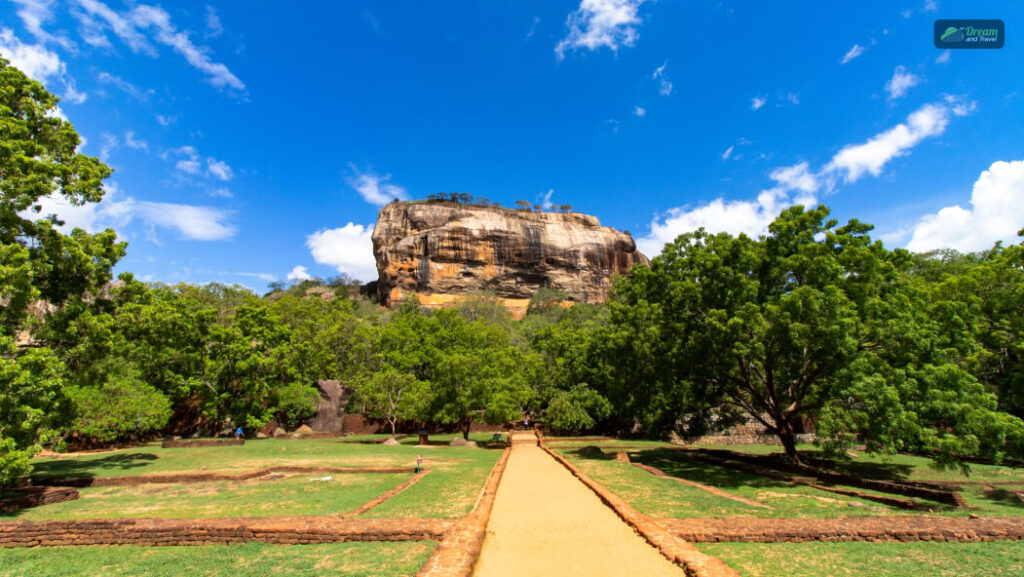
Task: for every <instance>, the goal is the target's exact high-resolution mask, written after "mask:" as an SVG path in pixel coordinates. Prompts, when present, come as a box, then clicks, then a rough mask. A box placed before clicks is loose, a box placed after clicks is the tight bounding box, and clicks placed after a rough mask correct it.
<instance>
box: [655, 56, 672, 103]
mask: <svg viewBox="0 0 1024 577" xmlns="http://www.w3.org/2000/svg"><path fill="white" fill-rule="evenodd" d="M667 67H668V60H666V61H665V63H664V64H662V65H661V66H659V67H657V68H655V69H654V73H653V74H651V79H652V80H657V81H658V82H659V84H660V86H659V88H658V94H660V95H662V96H668V95H670V94H672V81H671V80H669V79H668V76H667V75H666V74H665V68H667Z"/></svg>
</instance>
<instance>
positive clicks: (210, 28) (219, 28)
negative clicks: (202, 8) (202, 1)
mask: <svg viewBox="0 0 1024 577" xmlns="http://www.w3.org/2000/svg"><path fill="white" fill-rule="evenodd" d="M223 33H224V25H223V24H221V23H220V16H217V10H216V9H214V7H213V6H210V5H209V4H207V5H206V36H208V37H210V38H216V37H218V36H220V35H221V34H223Z"/></svg>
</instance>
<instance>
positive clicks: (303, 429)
mask: <svg viewBox="0 0 1024 577" xmlns="http://www.w3.org/2000/svg"><path fill="white" fill-rule="evenodd" d="M292 432H293V433H295V434H296V435H308V434H310V433H312V432H313V429H310V428H309V425H302V426H301V427H299V428H298V429H295V430H294V431H292Z"/></svg>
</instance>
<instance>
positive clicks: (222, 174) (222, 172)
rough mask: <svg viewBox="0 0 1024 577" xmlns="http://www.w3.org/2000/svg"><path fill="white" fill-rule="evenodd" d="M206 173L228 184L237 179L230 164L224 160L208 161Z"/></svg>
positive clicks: (213, 159)
mask: <svg viewBox="0 0 1024 577" xmlns="http://www.w3.org/2000/svg"><path fill="white" fill-rule="evenodd" d="M206 172H208V173H209V174H210V175H211V176H213V177H214V178H216V179H217V180H221V181H224V182H227V181H229V180H231V179H232V178H234V177H235V173H234V171H232V170H231V167H230V166H228V163H226V162H224V161H223V160H217V159H216V158H207V159H206Z"/></svg>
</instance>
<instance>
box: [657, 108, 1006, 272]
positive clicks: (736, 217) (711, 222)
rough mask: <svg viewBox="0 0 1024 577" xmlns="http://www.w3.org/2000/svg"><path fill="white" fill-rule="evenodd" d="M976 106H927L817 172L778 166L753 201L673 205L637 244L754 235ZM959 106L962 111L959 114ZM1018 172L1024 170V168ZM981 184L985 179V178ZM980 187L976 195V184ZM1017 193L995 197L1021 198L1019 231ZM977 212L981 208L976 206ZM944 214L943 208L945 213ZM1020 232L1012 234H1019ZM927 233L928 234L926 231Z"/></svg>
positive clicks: (957, 214) (873, 170)
mask: <svg viewBox="0 0 1024 577" xmlns="http://www.w3.org/2000/svg"><path fill="white" fill-rule="evenodd" d="M974 108H975V103H973V102H965V101H964V100H963V99H962V98H959V97H955V96H949V97H946V98H945V99H944V101H943V102H941V103H935V104H926V105H924V106H922V107H921V108H919V109H918V110H916V111H914V112H913V113H911V114H910V116H908V117H907V120H906V122H905V123H901V124H899V125H897V126H895V127H893V128H891V129H889V130H887V131H885V132H882V133H880V134H878V135H876V136H874V137H872V138H871V139H869V140H868V141H867V142H866V143H864V144H858V145H848V146H845V147H843V148H842V149H841V150H840V151H839V152H838V153H837V154H836V155H835V156H834V157H833V158H832V160H831V161H830V162H829V163H828V164H826V165H825V166H824V167H823V168H822V169H821V170H819V171H818V172H816V173H815V172H814V171H812V170H811V168H810V165H809V163H807V162H800V163H797V164H794V165H792V166H782V167H777V168H775V169H773V170H772V171H771V172H770V173H769V174H768V176H769V178H770V179H771V180H773V181H774V183H775V184H774V186H772V187H771V188H768V189H766V190H762V191H761V192H760V193H759V194H758V196H757V198H756V199H754V200H728V201H727V200H725V199H724V198H717V199H715V200H712V201H710V202H706V203H703V204H699V205H697V206H682V207H676V208H671V209H669V210H668V211H667V212H666V213H664V214H662V215H655V217H654V218H653V219H652V221H651V230H650V232H649V233H648V234H647V235H646V236H644V237H641V238H638V239H637V246H638V247H639V248H640V250H641V251H643V252H644V253H645V254H647V255H650V256H654V255H656V254H658V253H660V252H661V249H662V247H663V246H664V244H665V243H666V242H670V241H672V240H674V239H675V238H676V237H677V236H679V235H680V234H683V233H685V232H691V231H694V230H697V229H698V228H701V227H703V228H705V229H706V230H708V231H709V232H712V233H717V232H728V233H730V234H734V235H735V234H739V233H741V232H743V233H746V234H748V235H751V236H756V235H760V234H764V233H765V232H766V231H767V229H768V225H769V224H770V223H771V222H772V221H773V220H774V219H775V217H776V216H778V214H779V213H780V212H781V211H782V210H783V209H784V208H786V207H788V206H790V205H792V204H800V205H803V206H814V205H816V204H817V202H818V200H817V195H818V192H819V191H820V190H821V189H822V188H826V187H827V188H826V189H827V190H830V189H831V188H832V186H834V182H833V180H834V178H835V176H836V174H842V175H843V176H844V180H845V181H846V182H854V181H856V180H858V179H859V178H861V177H862V176H863V175H864V174H868V173H870V174H872V175H874V176H878V175H879V174H881V171H882V168H883V167H884V166H885V164H886V163H887V162H888V161H889V160H891V159H893V158H895V157H897V156H902V155H905V154H907V153H908V152H909V151H910V149H911V148H913V147H914V146H916V145H917V144H918V143H920V142H921V141H922V140H924V139H925V138H927V137H930V136H936V135H939V134H942V133H943V132H944V131H945V129H946V125H947V124H948V123H949V119H950V118H951V116H962V115H963V114H968V113H970V112H971V111H973V110H974ZM958 109H959V110H961V112H963V114H959V113H958V112H957V110H958ZM729 154H731V153H730V151H729V150H727V151H726V154H723V155H722V157H723V158H728V156H729ZM997 164H998V163H997ZM1019 164H1020V165H1021V167H1024V161H1020V163H1019ZM995 167H996V165H993V168H995ZM1017 170H1021V171H1024V168H1018V169H1017ZM1004 173H1005V171H1004V170H1001V171H1000V174H1004ZM1020 179H1024V172H1021V173H1020V176H1019V177H1018V180H1016V181H1013V182H1021V180H1020ZM1009 180H1011V179H1007V178H1002V180H1001V181H1000V182H1004V183H1005V182H1008V181H1009ZM979 182H981V180H980V179H979ZM1013 186H1019V185H1018V184H1014V185H1012V186H1010V185H1005V184H1004V185H1002V186H999V187H994V188H996V189H998V190H1003V191H1005V190H1007V189H1009V188H1012V187H1013ZM975 190H976V195H977V190H978V186H977V185H976V186H975ZM1014 190H1017V189H1014ZM1016 194H1018V196H1012V195H1010V194H1007V193H1005V192H1004V193H1001V196H1000V195H999V194H997V195H996V196H1000V198H1002V199H1003V202H1004V203H1005V202H1017V203H1018V206H1020V207H1021V208H1019V209H1016V210H1018V211H1022V212H1020V213H1017V214H1018V216H1017V217H1016V221H1017V227H1018V229H1019V227H1020V226H1022V225H1024V198H1021V197H1020V196H1019V195H1020V194H1024V193H1020V192H1018V193H1016ZM1011 197H1012V198H1011ZM1007 199H1009V200H1007ZM972 202H976V201H972ZM989 204H992V203H989ZM945 210H947V215H948V217H949V218H950V220H953V221H957V220H958V219H959V220H961V221H962V220H964V218H963V216H962V212H963V211H962V209H960V208H959V207H952V208H951V209H945ZM976 212H978V211H977V209H976ZM942 214H943V213H941V212H940V215H942ZM929 223H930V221H929ZM925 224H928V223H925ZM1009 228H1010V227H1009V226H1005V227H1003V229H1000V230H1009ZM928 230H930V229H928ZM1016 230H1017V229H1014V230H1013V231H1011V232H1016ZM922 234H924V233H923V232H922ZM916 235H917V233H916V232H915V238H916Z"/></svg>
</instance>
